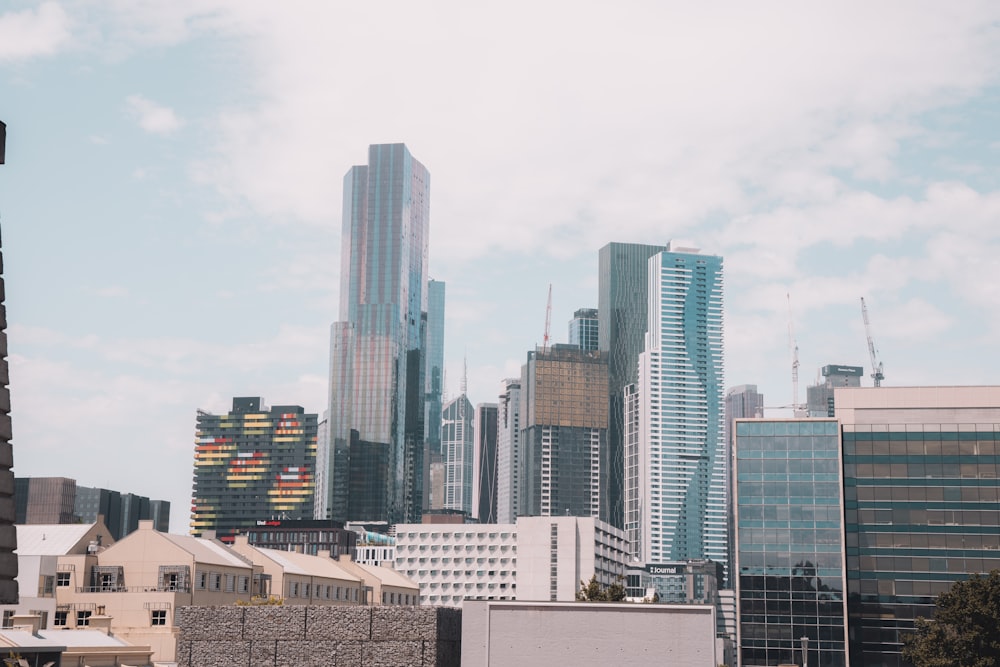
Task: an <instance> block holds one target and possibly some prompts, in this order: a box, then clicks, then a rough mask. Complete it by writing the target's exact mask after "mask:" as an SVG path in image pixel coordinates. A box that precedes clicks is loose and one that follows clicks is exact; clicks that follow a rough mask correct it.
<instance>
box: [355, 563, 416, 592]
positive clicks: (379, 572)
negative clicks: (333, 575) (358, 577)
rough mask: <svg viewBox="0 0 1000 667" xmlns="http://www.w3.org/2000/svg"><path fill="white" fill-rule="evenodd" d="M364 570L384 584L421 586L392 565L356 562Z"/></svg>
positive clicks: (406, 586) (404, 586)
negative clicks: (384, 565)
mask: <svg viewBox="0 0 1000 667" xmlns="http://www.w3.org/2000/svg"><path fill="white" fill-rule="evenodd" d="M355 565H357V566H358V567H360V568H361V569H362V570H364V571H365V572H367V573H368V574H370V575H372V576H373V577H375V578H376V579H378V580H379V581H381V582H382V585H383V586H395V587H397V588H420V586H419V585H418V584H417V583H416V582H415V581H413V580H412V579H410V578H409V577H407V576H405V575H403V574H402V573H400V572H397V571H396V570H394V569H392V568H391V567H381V566H379V565H368V564H366V563H355Z"/></svg>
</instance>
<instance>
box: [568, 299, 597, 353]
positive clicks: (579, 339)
mask: <svg viewBox="0 0 1000 667" xmlns="http://www.w3.org/2000/svg"><path fill="white" fill-rule="evenodd" d="M597 326H598V322H597V309H596V308H580V309H579V310H577V311H576V312H575V313H573V319H571V320H570V321H569V344H570V345H576V346H577V347H579V348H580V349H581V350H596V349H598V345H599V343H600V341H599V340H598V336H597Z"/></svg>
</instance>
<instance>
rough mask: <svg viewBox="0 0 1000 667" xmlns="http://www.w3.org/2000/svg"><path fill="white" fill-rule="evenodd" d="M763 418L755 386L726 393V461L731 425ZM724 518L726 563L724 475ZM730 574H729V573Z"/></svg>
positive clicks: (729, 479)
mask: <svg viewBox="0 0 1000 667" xmlns="http://www.w3.org/2000/svg"><path fill="white" fill-rule="evenodd" d="M763 416H764V395H763V394H761V393H759V392H758V391H757V385H755V384H741V385H739V386H736V387H731V388H730V389H729V390H728V391H727V392H726V435H725V441H726V461H732V460H733V435H734V434H733V423H734V422H735V421H736V420H737V419H755V418H759V417H763ZM726 517H727V521H728V522H729V523H728V525H729V540H728V544H729V555H728V558H727V560H728V562H730V563H732V562H733V559H734V557H735V556H734V554H733V548H734V547H735V541H734V540H733V526H734V525H735V522H734V518H733V476H732V474H728V475H726ZM730 574H731V573H730ZM722 585H723V586H725V587H726V588H733V582H732V581H726V582H723V583H722Z"/></svg>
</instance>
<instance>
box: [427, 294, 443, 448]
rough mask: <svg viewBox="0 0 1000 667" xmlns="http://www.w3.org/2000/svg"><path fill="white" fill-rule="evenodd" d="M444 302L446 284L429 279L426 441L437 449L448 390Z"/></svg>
mask: <svg viewBox="0 0 1000 667" xmlns="http://www.w3.org/2000/svg"><path fill="white" fill-rule="evenodd" d="M444 302H445V284H444V283H443V282H442V281H440V280H431V281H428V283H427V373H426V377H425V380H424V391H425V392H426V394H427V398H426V401H427V402H426V404H425V410H424V415H425V416H424V441H425V443H426V445H427V448H428V449H429V450H430V451H433V452H440V451H441V397H442V394H443V392H444Z"/></svg>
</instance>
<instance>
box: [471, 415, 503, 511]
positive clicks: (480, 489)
mask: <svg viewBox="0 0 1000 667" xmlns="http://www.w3.org/2000/svg"><path fill="white" fill-rule="evenodd" d="M497 408H498V406H497V404H496V403H480V404H479V405H477V406H476V434H475V435H476V481H475V484H476V489H477V491H476V498H475V503H474V504H475V508H476V512H475V514H476V516H477V517H478V518H479V523H496V522H497Z"/></svg>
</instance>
